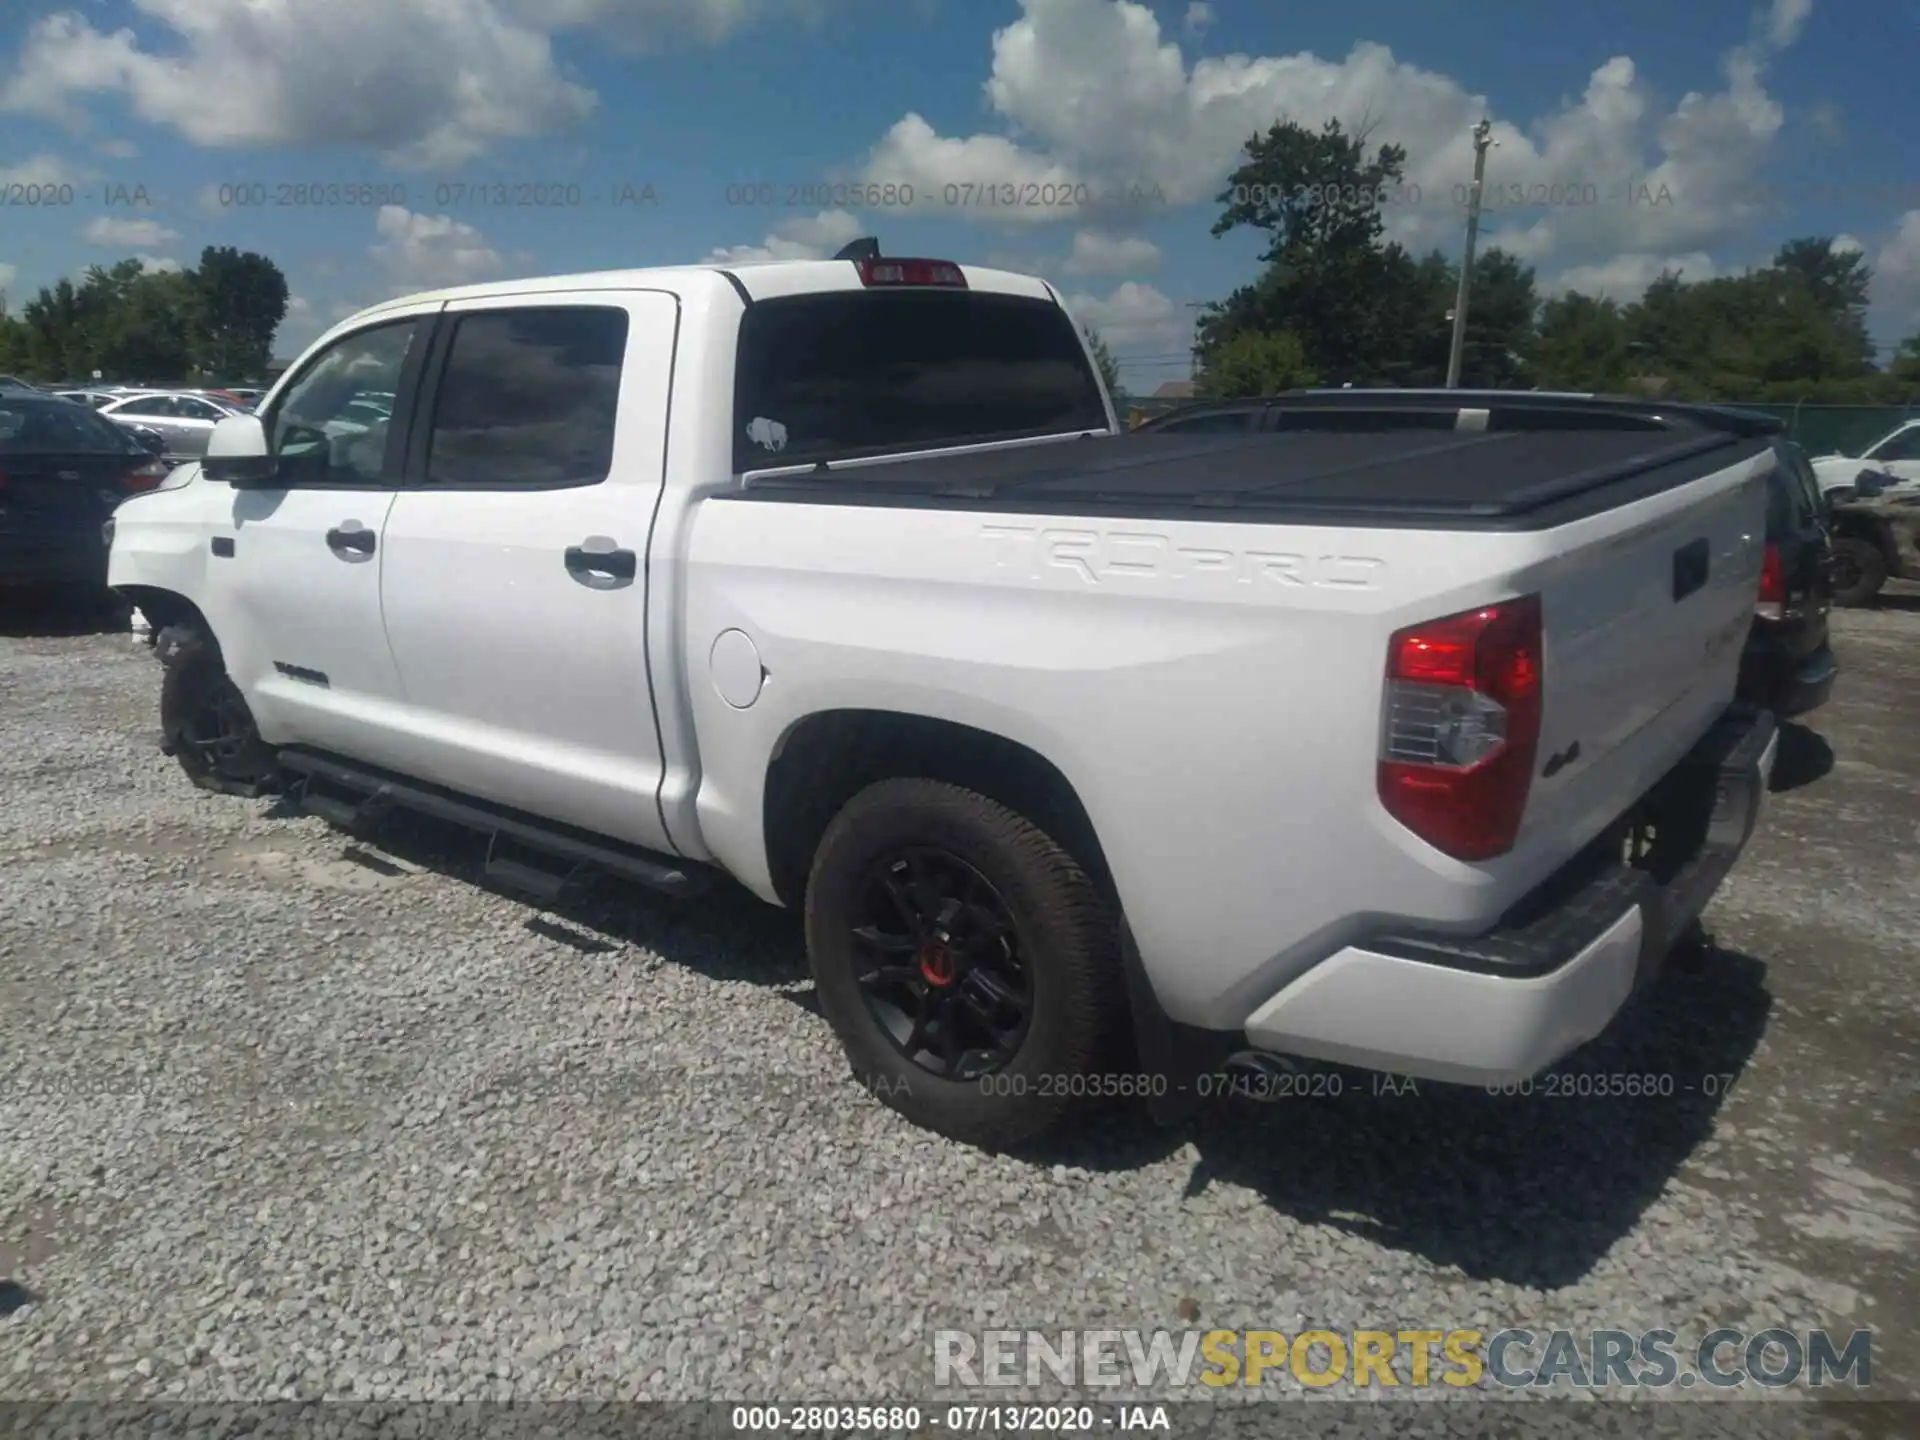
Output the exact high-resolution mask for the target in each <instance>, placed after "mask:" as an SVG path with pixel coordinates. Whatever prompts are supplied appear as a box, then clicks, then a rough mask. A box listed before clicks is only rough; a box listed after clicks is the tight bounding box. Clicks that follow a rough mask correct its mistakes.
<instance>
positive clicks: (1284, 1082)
mask: <svg viewBox="0 0 1920 1440" xmlns="http://www.w3.org/2000/svg"><path fill="white" fill-rule="evenodd" d="M1220 1073H1221V1074H1222V1075H1224V1076H1226V1077H1227V1078H1228V1079H1229V1080H1231V1079H1234V1078H1236V1077H1238V1078H1241V1079H1244V1080H1246V1081H1247V1082H1248V1083H1247V1084H1246V1086H1245V1087H1244V1088H1241V1089H1238V1090H1235V1091H1234V1092H1233V1093H1234V1094H1236V1095H1240V1096H1242V1097H1244V1098H1246V1099H1248V1100H1252V1101H1253V1102H1254V1103H1255V1104H1259V1105H1273V1104H1277V1103H1278V1102H1280V1101H1281V1100H1284V1099H1286V1098H1288V1096H1289V1095H1290V1094H1291V1093H1292V1090H1293V1087H1292V1086H1291V1085H1290V1084H1289V1083H1288V1082H1290V1081H1292V1080H1293V1079H1294V1077H1296V1076H1298V1075H1300V1074H1301V1073H1302V1071H1301V1068H1300V1065H1299V1063H1298V1062H1297V1061H1294V1060H1289V1059H1288V1058H1287V1057H1286V1056H1284V1055H1276V1054H1274V1053H1273V1052H1272V1051H1271V1050H1242V1051H1240V1052H1239V1053H1238V1054H1236V1055H1232V1056H1229V1057H1228V1059H1227V1062H1226V1063H1225V1064H1224V1065H1222V1066H1221V1067H1220Z"/></svg>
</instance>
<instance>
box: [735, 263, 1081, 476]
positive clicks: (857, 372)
mask: <svg viewBox="0 0 1920 1440" xmlns="http://www.w3.org/2000/svg"><path fill="white" fill-rule="evenodd" d="M1107 424H1108V421H1107V411H1106V406H1105V404H1104V403H1103V401H1102V400H1101V396H1100V383H1099V380H1098V378H1097V377H1096V376H1095V374H1094V372H1093V367H1092V366H1091V365H1090V364H1089V363H1088V361H1087V356H1086V352H1085V350H1084V349H1083V348H1082V346H1081V343H1080V337H1079V334H1078V333H1077V332H1076V331H1075V330H1074V328H1073V322H1072V321H1071V320H1070V319H1069V318H1068V316H1067V313H1066V311H1064V310H1062V309H1061V308H1060V307H1059V306H1058V305H1056V304H1054V303H1053V302H1052V301H1050V300H1034V299H1028V298H1026V297H1025V296H1019V295H994V294H987V293H983V292H981V291H975V290H966V291H961V290H891V291H886V290H857V291H834V292H831V293H828V294H817V295H796V296H788V297H783V298H780V299H773V300H761V301H758V302H756V303H755V304H754V305H753V306H751V307H750V308H749V309H748V311H747V313H746V315H745V317H744V318H743V319H742V320H741V322H740V348H739V354H738V360H737V366H736V371H735V381H734V432H733V433H734V442H733V443H734V469H735V470H736V471H745V470H763V469H768V468H771V467H774V466H779V465H791V464H805V463H812V462H818V461H823V460H836V459H851V458H854V457H857V456H865V455H884V454H887V453H890V452H898V451H912V450H932V449H938V448H941V447H943V446H952V445H965V444H972V443H980V442H985V441H991V440H1010V439H1020V438H1025V437H1029V436H1039V435H1058V434H1068V433H1071V432H1073V431H1076V430H1105V429H1106V428H1107Z"/></svg>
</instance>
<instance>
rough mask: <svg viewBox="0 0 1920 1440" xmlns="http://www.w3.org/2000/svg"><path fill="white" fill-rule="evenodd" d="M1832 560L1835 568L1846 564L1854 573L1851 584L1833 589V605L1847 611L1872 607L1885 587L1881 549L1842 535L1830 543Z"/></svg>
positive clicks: (1855, 536)
mask: <svg viewBox="0 0 1920 1440" xmlns="http://www.w3.org/2000/svg"><path fill="white" fill-rule="evenodd" d="M1833 558H1834V562H1835V564H1836V565H1839V564H1841V563H1845V564H1846V565H1847V566H1849V567H1850V568H1851V569H1852V570H1853V572H1854V579H1853V581H1852V583H1851V584H1849V585H1847V586H1845V587H1844V588H1843V587H1841V586H1840V585H1839V584H1837V583H1836V584H1835V585H1834V587H1833V603H1834V604H1836V605H1840V606H1844V607H1846V608H1848V609H1854V608H1857V607H1859V606H1862V605H1871V604H1872V603H1873V597H1874V596H1876V595H1878V594H1879V593H1880V587H1881V586H1883V585H1885V584H1886V583H1887V557H1886V556H1885V555H1883V554H1881V553H1880V547H1879V546H1878V545H1876V544H1874V543H1873V541H1871V540H1863V539H1862V538H1860V537H1859V536H1858V535H1842V536H1841V537H1840V538H1839V539H1837V540H1835V541H1834V542H1833Z"/></svg>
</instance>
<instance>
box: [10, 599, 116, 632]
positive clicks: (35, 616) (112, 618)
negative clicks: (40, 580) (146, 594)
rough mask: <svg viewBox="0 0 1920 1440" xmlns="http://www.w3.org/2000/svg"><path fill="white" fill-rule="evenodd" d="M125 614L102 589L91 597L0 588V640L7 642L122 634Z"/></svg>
mask: <svg viewBox="0 0 1920 1440" xmlns="http://www.w3.org/2000/svg"><path fill="white" fill-rule="evenodd" d="M129 614H130V611H129V608H128V607H127V606H126V605H124V604H122V603H121V602H120V601H118V600H117V599H115V598H114V596H113V595H112V594H110V593H109V592H107V591H105V590H102V591H100V592H99V593H98V594H94V593H92V592H86V593H78V592H73V591H66V590H44V589H11V588H6V587H0V638H5V639H8V640H48V639H68V638H72V637H74V636H79V635H107V634H111V633H113V632H114V631H124V630H125V629H126V628H127V619H128V616H129Z"/></svg>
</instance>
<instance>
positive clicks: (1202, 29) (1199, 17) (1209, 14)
mask: <svg viewBox="0 0 1920 1440" xmlns="http://www.w3.org/2000/svg"><path fill="white" fill-rule="evenodd" d="M1211 24H1213V6H1211V5H1209V4H1207V0H1193V3H1192V4H1191V5H1189V6H1187V14H1186V18H1185V19H1184V20H1183V21H1181V25H1182V28H1184V29H1185V30H1186V32H1187V33H1188V34H1189V35H1194V36H1199V35H1204V34H1205V33H1206V31H1207V27H1208V26H1209V25H1211Z"/></svg>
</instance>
